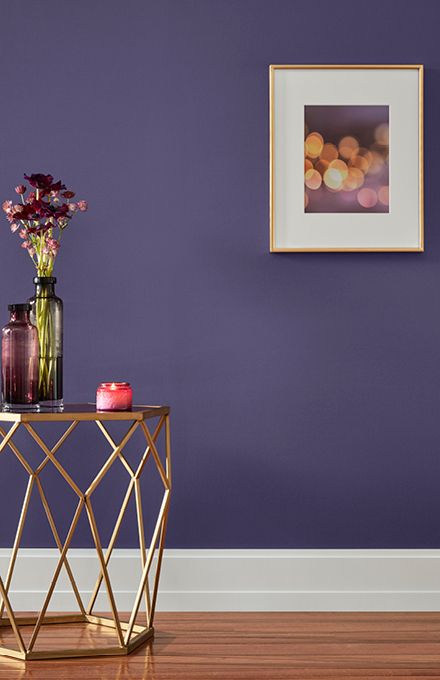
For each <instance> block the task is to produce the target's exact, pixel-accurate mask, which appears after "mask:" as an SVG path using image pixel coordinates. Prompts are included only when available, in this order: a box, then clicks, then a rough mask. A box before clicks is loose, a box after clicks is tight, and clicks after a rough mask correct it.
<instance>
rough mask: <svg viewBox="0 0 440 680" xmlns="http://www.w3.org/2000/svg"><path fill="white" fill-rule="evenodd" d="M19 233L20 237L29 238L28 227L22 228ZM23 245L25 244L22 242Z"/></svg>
mask: <svg viewBox="0 0 440 680" xmlns="http://www.w3.org/2000/svg"><path fill="white" fill-rule="evenodd" d="M18 235H19V237H20V238H27V231H26V229H20V231H19V232H18ZM22 246H23V244H22Z"/></svg>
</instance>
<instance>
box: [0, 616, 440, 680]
mask: <svg viewBox="0 0 440 680" xmlns="http://www.w3.org/2000/svg"><path fill="white" fill-rule="evenodd" d="M46 630H47V633H45V635H47V637H46V641H47V642H49V641H50V640H49V638H53V633H54V631H53V627H52V626H47V627H46ZM62 636H63V639H62V640H60V641H58V644H62V645H63V646H66V643H67V644H71V645H75V646H81V645H83V644H84V645H87V646H88V645H90V643H91V642H92V641H93V642H99V639H98V637H99V636H98V634H97V632H96V629H94V628H93V629H92V628H87V627H84V626H81V627H80V626H78V625H76V624H67V625H64V626H63V632H62ZM97 636H98V637H97ZM52 642H54V641H53V639H52ZM104 643H105V640H104ZM385 677H387V678H390V677H391V678H408V677H410V678H439V679H440V613H439V614H437V613H421V614H417V613H411V614H376V613H368V614H354V613H349V614H345V613H344V614H341V613H338V614H331V613H323V614H319V613H261V614H255V613H248V614H242V613H231V614H225V613H220V614H202V613H192V614H157V618H156V637H155V639H154V641H153V642H152V643H150V644H148V645H145V646H144V647H143V648H141V649H140V650H138V651H136V652H134V653H133V654H131V655H130V656H128V657H107V658H102V657H101V658H97V659H80V658H78V659H63V660H60V661H28V662H27V663H24V662H22V661H15V660H13V659H7V658H5V657H1V658H0V680H22V679H23V680H24V679H28V678H29V679H30V678H32V680H96V679H98V678H99V679H100V680H104V679H106V678H108V679H109V680H110V679H111V680H129V679H130V680H131V679H135V678H136V680H137V679H142V678H149V679H151V680H155V679H157V680H192V679H194V680H202V679H206V680H209V679H211V678H217V679H220V678H221V679H222V680H223V679H224V680H226V679H227V680H245V679H246V680H259V679H262V678H264V679H267V680H278V679H283V680H284V679H287V678H289V679H290V678H292V679H294V678H302V679H303V680H309V679H311V678H328V679H331V678H341V679H344V680H347V679H348V678H364V679H371V680H372V679H373V678H385Z"/></svg>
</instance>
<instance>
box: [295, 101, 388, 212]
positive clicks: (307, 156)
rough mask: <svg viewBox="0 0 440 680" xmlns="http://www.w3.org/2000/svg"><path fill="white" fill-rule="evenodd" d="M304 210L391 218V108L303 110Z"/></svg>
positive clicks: (322, 107)
mask: <svg viewBox="0 0 440 680" xmlns="http://www.w3.org/2000/svg"><path fill="white" fill-rule="evenodd" d="M304 123H305V132H304V190H305V194H304V211H305V212H306V213H368V212H370V213H371V212H374V213H388V212H389V210H390V199H389V106H375V105H372V106H370V105H323V106H316V105H310V106H309V105H306V106H305V107H304Z"/></svg>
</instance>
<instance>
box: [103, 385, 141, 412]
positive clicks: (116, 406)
mask: <svg viewBox="0 0 440 680" xmlns="http://www.w3.org/2000/svg"><path fill="white" fill-rule="evenodd" d="M132 403H133V391H132V389H131V386H130V383H128V382H103V383H100V384H99V385H98V389H97V390H96V410H97V411H130V409H131V407H132Z"/></svg>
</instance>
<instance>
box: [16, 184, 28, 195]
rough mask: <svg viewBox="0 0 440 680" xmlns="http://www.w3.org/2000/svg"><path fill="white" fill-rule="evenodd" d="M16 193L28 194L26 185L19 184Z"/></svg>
mask: <svg viewBox="0 0 440 680" xmlns="http://www.w3.org/2000/svg"><path fill="white" fill-rule="evenodd" d="M15 192H16V193H17V194H25V193H26V187H25V186H24V184H19V185H18V186H17V187H15Z"/></svg>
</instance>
